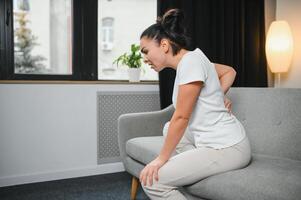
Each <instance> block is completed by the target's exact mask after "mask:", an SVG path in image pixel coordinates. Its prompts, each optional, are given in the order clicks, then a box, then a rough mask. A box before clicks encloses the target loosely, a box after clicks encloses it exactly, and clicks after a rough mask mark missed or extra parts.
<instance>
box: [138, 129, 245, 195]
mask: <svg viewBox="0 0 301 200" xmlns="http://www.w3.org/2000/svg"><path fill="white" fill-rule="evenodd" d="M186 130H187V129H186ZM163 135H164V136H166V131H163ZM250 159H251V149H250V144H249V140H248V138H247V137H245V138H244V139H243V140H242V141H241V142H239V143H238V144H236V145H234V146H231V147H228V148H224V149H219V150H216V149H213V148H209V147H202V148H196V147H195V146H194V141H193V139H192V136H191V135H190V134H189V132H187V131H185V133H184V135H183V137H182V139H181V140H180V142H179V143H178V145H177V147H176V150H175V152H174V153H173V155H172V157H171V158H170V159H169V160H168V161H167V162H166V163H165V164H164V165H163V166H162V167H161V168H160V169H159V171H158V176H159V180H158V181H156V180H155V179H153V185H152V186H149V185H146V186H143V185H142V188H143V190H144V191H145V193H146V195H147V196H148V197H149V198H150V199H152V200H153V199H154V200H163V199H164V200H168V199H171V200H184V199H185V200H186V197H185V196H184V195H183V194H182V193H181V192H180V191H179V187H181V186H185V185H188V184H192V183H195V182H198V181H200V180H201V179H204V178H207V177H209V176H211V175H214V174H218V173H221V172H226V171H230V170H235V169H240V168H243V167H245V166H246V165H247V164H248V163H249V162H250Z"/></svg>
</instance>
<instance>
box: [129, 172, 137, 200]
mask: <svg viewBox="0 0 301 200" xmlns="http://www.w3.org/2000/svg"><path fill="white" fill-rule="evenodd" d="M138 186H139V180H138V178H136V177H135V176H133V178H132V188H131V200H135V199H136V194H137V190H138Z"/></svg>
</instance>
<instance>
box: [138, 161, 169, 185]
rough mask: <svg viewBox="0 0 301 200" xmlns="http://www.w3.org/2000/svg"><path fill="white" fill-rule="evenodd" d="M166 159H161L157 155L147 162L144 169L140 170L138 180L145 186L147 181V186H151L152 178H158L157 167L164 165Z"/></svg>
mask: <svg viewBox="0 0 301 200" xmlns="http://www.w3.org/2000/svg"><path fill="white" fill-rule="evenodd" d="M165 162H166V161H163V160H161V159H160V158H159V157H157V158H156V159H155V160H153V161H152V162H150V163H149V164H147V165H146V166H145V167H144V169H143V170H142V171H141V172H140V176H139V179H140V182H141V184H143V186H145V185H146V184H147V182H148V183H149V186H152V184H153V178H155V180H156V181H158V180H159V176H158V171H159V169H160V168H161V167H162V166H163V165H164V163H165Z"/></svg>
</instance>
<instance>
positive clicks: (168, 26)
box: [159, 8, 185, 34]
mask: <svg viewBox="0 0 301 200" xmlns="http://www.w3.org/2000/svg"><path fill="white" fill-rule="evenodd" d="M159 21H160V23H161V26H162V28H163V29H164V30H165V31H167V32H174V33H177V34H184V33H185V28H184V13H183V11H181V10H180V9H177V8H175V9H170V10H168V11H167V12H165V14H164V15H163V17H162V19H159Z"/></svg>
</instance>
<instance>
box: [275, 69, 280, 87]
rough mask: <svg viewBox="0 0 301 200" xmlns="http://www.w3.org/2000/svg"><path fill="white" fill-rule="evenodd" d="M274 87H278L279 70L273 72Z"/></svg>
mask: <svg viewBox="0 0 301 200" xmlns="http://www.w3.org/2000/svg"><path fill="white" fill-rule="evenodd" d="M274 87H275V88H280V72H277V73H276V74H275V80H274Z"/></svg>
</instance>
